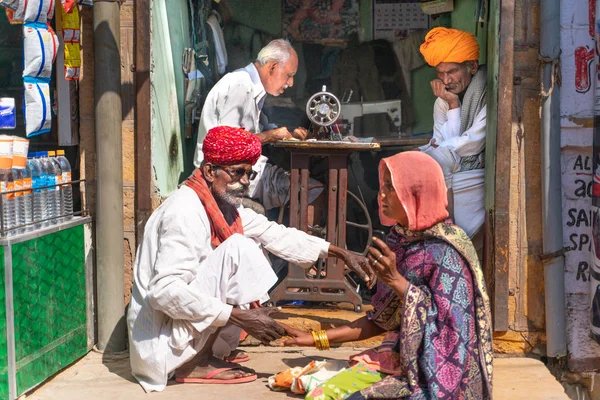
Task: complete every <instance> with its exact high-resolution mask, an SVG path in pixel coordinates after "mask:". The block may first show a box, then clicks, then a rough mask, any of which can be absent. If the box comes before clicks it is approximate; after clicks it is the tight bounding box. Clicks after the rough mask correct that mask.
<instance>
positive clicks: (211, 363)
mask: <svg viewBox="0 0 600 400" xmlns="http://www.w3.org/2000/svg"><path fill="white" fill-rule="evenodd" d="M194 361H195V360H194ZM195 362H196V361H195ZM219 368H232V369H230V370H228V371H223V372H221V373H219V374H217V375H215V376H214V377H213V378H212V379H223V380H229V379H237V378H243V377H246V376H251V375H254V374H255V372H254V370H253V369H250V368H246V367H242V366H241V365H239V364H232V363H229V362H226V361H223V360H220V359H218V358H216V357H213V356H210V357H209V358H208V359H206V360H203V361H200V362H196V364H195V365H189V363H188V364H185V365H182V366H181V367H179V368H177V370H176V371H175V376H176V377H177V378H204V377H206V376H207V375H208V374H210V373H211V372H212V371H214V370H216V369H219Z"/></svg>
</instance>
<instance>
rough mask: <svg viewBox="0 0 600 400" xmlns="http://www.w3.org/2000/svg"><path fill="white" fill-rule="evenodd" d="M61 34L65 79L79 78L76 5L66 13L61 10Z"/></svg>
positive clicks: (79, 34) (78, 31) (79, 32)
mask: <svg viewBox="0 0 600 400" xmlns="http://www.w3.org/2000/svg"><path fill="white" fill-rule="evenodd" d="M61 18H62V35H63V42H64V45H65V46H64V49H65V61H64V64H65V79H66V80H68V81H70V80H75V81H77V80H79V71H80V69H81V55H80V54H81V53H80V47H79V43H80V36H81V30H80V23H81V22H80V19H79V8H78V7H77V6H75V7H73V8H72V9H71V12H70V13H68V12H66V11H65V10H64V9H63V10H62V11H61Z"/></svg>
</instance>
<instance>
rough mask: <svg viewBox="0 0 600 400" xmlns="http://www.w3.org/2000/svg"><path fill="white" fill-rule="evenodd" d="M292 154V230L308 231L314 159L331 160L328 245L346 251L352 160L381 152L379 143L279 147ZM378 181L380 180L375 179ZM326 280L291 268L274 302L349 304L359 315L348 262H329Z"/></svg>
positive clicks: (304, 143) (286, 142) (273, 294)
mask: <svg viewBox="0 0 600 400" xmlns="http://www.w3.org/2000/svg"><path fill="white" fill-rule="evenodd" d="M275 146H276V147H282V148H285V149H287V150H289V151H290V153H291V163H290V169H291V176H290V224H289V225H290V227H294V228H297V229H300V230H303V231H305V232H307V231H308V192H309V189H310V188H309V179H308V178H309V167H310V159H311V157H312V156H321V157H326V158H327V159H328V164H329V166H328V175H329V184H328V187H327V195H328V199H327V241H328V242H329V243H331V244H333V245H335V246H338V247H341V248H344V247H345V245H346V205H347V189H348V156H349V155H350V154H352V153H353V152H360V151H373V150H375V151H378V150H379V149H380V145H379V143H353V142H344V141H291V140H282V141H279V142H277V143H275ZM374 178H376V177H374ZM325 271H326V276H325V278H323V279H320V278H321V277H319V276H317V277H316V278H312V277H308V276H307V271H306V270H305V269H304V268H301V267H299V266H297V265H294V264H292V263H290V264H288V274H287V276H286V277H285V278H284V279H283V280H282V281H281V282H280V283H279V284H278V285H277V287H276V288H275V289H273V291H272V292H271V294H270V295H271V301H272V302H273V303H274V304H277V302H278V301H283V300H303V301H313V302H349V303H352V304H353V305H354V309H355V310H356V311H357V312H358V311H360V310H361V308H362V299H361V297H360V294H359V293H357V292H356V288H353V287H352V285H351V284H350V283H349V282H348V280H347V279H346V277H345V273H344V261H343V260H338V259H337V258H335V257H328V258H327V260H326V269H325Z"/></svg>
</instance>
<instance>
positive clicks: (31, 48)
mask: <svg viewBox="0 0 600 400" xmlns="http://www.w3.org/2000/svg"><path fill="white" fill-rule="evenodd" d="M51 29H52V28H49V27H48V26H47V25H44V24H30V23H27V24H25V25H24V26H23V76H30V77H32V78H49V77H50V75H51V74H52V64H53V63H54V60H55V58H56V52H57V49H58V37H56V34H55V33H54V31H52V30H51Z"/></svg>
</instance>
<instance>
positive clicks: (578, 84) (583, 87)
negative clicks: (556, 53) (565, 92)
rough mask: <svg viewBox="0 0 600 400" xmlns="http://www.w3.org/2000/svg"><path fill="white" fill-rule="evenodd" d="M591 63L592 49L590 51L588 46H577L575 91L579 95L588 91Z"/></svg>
mask: <svg viewBox="0 0 600 400" xmlns="http://www.w3.org/2000/svg"><path fill="white" fill-rule="evenodd" d="M592 61H594V49H590V48H589V46H579V47H578V48H576V49H575V90H577V91H578V92H579V93H586V92H587V91H588V90H590V81H591V76H590V73H591V70H590V66H591V64H592Z"/></svg>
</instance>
